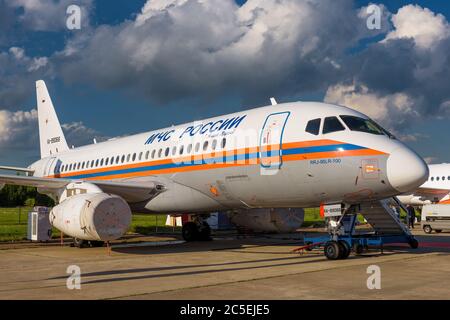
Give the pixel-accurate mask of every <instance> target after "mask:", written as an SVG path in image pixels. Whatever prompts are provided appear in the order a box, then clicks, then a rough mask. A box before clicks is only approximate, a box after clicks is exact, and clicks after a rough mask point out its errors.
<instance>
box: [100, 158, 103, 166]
mask: <svg viewBox="0 0 450 320" xmlns="http://www.w3.org/2000/svg"><path fill="white" fill-rule="evenodd" d="M100 167H103V158H102V160H100Z"/></svg>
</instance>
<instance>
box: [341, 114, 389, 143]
mask: <svg viewBox="0 0 450 320" xmlns="http://www.w3.org/2000/svg"><path fill="white" fill-rule="evenodd" d="M340 117H341V119H342V121H344V123H345V124H346V125H347V127H348V128H349V129H350V130H352V131H361V132H367V133H371V134H378V135H387V136H388V137H391V138H393V137H394V136H393V135H392V134H390V133H389V132H388V131H386V130H385V129H383V128H382V127H380V126H379V125H378V124H376V123H375V121H373V120H371V119H364V118H360V117H355V116H340Z"/></svg>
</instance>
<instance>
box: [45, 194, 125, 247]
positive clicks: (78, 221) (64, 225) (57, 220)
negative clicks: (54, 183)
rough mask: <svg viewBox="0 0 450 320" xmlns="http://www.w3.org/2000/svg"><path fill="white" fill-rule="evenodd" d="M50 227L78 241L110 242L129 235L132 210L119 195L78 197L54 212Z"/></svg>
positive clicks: (58, 206)
mask: <svg viewBox="0 0 450 320" xmlns="http://www.w3.org/2000/svg"><path fill="white" fill-rule="evenodd" d="M50 223H51V224H52V225H53V226H54V227H56V228H57V229H59V230H60V231H62V232H63V233H65V234H67V235H69V236H72V237H75V238H78V239H83V240H100V241H109V240H114V239H117V238H120V237H121V236H122V235H123V234H124V233H125V232H126V231H127V229H128V227H129V226H130V223H131V210H130V207H129V206H128V204H127V203H126V201H125V200H124V199H122V198H121V197H119V196H116V195H110V194H106V193H86V194H78V195H75V196H72V197H70V198H68V199H66V200H65V201H63V202H62V203H60V204H59V205H57V206H55V207H54V208H53V209H52V211H51V212H50Z"/></svg>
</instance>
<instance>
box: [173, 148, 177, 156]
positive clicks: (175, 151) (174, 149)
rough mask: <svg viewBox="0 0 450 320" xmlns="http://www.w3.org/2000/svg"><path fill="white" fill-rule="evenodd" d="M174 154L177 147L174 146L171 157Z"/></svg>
mask: <svg viewBox="0 0 450 320" xmlns="http://www.w3.org/2000/svg"><path fill="white" fill-rule="evenodd" d="M176 153H177V147H176V146H175V147H173V148H172V155H173V156H174V155H175V154H176Z"/></svg>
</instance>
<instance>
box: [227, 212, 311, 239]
mask: <svg viewBox="0 0 450 320" xmlns="http://www.w3.org/2000/svg"><path fill="white" fill-rule="evenodd" d="M304 218H305V211H304V210H303V209H302V208H267V209H266V208H264V209H263V208H261V209H249V210H239V211H237V212H234V213H232V214H230V220H231V222H232V223H233V224H235V225H237V226H239V227H246V228H248V229H251V230H253V231H255V232H269V233H280V232H281V233H289V232H294V231H295V230H297V229H298V228H300V227H301V225H302V224H303V221H304Z"/></svg>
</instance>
